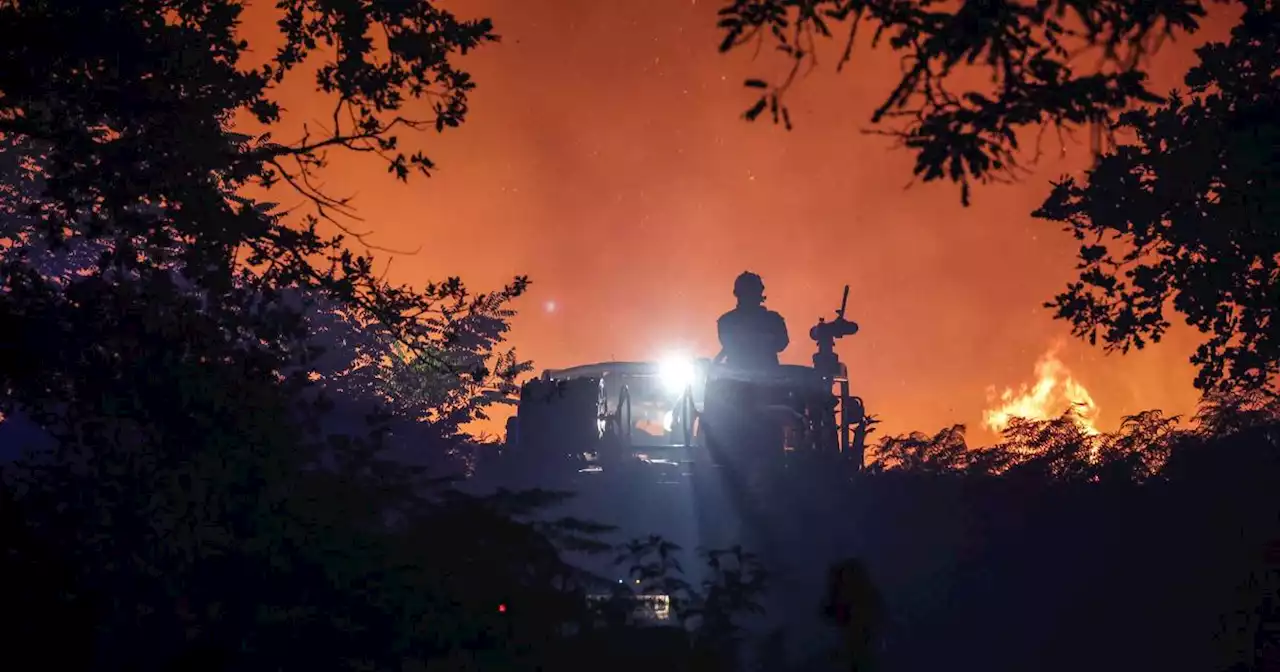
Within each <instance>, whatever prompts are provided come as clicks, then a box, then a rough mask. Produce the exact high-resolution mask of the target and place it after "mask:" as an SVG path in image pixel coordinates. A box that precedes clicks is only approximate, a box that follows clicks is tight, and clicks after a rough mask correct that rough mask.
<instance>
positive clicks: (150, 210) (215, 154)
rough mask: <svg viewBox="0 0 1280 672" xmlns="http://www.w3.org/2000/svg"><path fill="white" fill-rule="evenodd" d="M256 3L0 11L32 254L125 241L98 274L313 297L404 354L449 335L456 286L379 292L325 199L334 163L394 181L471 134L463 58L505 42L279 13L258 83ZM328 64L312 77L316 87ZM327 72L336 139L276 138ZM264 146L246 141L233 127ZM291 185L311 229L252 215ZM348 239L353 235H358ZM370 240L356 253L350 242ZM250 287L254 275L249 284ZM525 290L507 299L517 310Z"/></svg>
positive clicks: (289, 5)
mask: <svg viewBox="0 0 1280 672" xmlns="http://www.w3.org/2000/svg"><path fill="white" fill-rule="evenodd" d="M243 8H244V7H243V3H241V2H238V1H236V0H204V1H201V2H174V1H171V0H130V1H128V2H121V3H108V4H101V3H99V4H93V5H85V4H84V3H79V2H69V1H68V2H64V1H61V0H38V1H36V2H5V3H3V4H0V38H2V39H0V43H2V44H3V45H4V46H3V47H0V50H3V51H0V55H3V58H4V60H5V62H8V63H13V64H14V65H13V67H8V68H6V69H5V71H4V73H3V75H0V92H3V96H2V97H0V136H3V138H4V139H5V140H6V141H7V143H8V144H9V146H10V151H14V152H17V153H18V154H17V156H13V157H10V158H9V160H8V161H7V163H8V164H9V166H10V167H11V168H13V169H16V170H17V171H19V172H20V173H21V174H22V180H23V183H25V184H30V185H32V186H33V187H34V193H33V194H29V195H30V196H31V198H29V199H27V200H26V201H25V202H23V203H22V204H21V207H20V208H18V210H19V213H18V214H20V215H21V216H23V217H24V218H25V220H26V222H27V223H28V225H29V226H27V227H25V230H24V231H23V234H22V239H23V240H24V241H30V240H32V239H33V237H35V238H39V239H43V240H45V241H47V242H48V243H49V244H58V243H60V242H61V241H64V240H67V239H73V238H78V237H84V238H88V239H101V238H104V237H109V238H110V240H111V241H112V245H111V247H110V251H109V253H107V254H104V255H103V256H102V257H101V258H100V259H99V260H98V261H97V266H99V267H101V268H106V267H117V268H121V269H132V270H145V269H153V268H166V267H171V266H179V267H181V269H182V273H183V274H184V275H185V276H186V277H187V278H189V279H190V281H191V282H193V283H194V284H195V286H196V287H199V288H201V289H202V290H205V291H209V292H211V293H212V295H213V296H214V297H216V298H217V299H219V301H213V302H211V303H212V304H213V305H215V306H216V305H217V304H219V303H223V302H225V301H222V299H223V298H224V297H223V294H225V293H228V292H231V291H232V285H233V283H234V282H235V281H236V280H248V281H251V282H252V283H253V286H254V287H256V288H267V289H273V290H279V289H282V288H289V287H299V288H308V289H317V290H320V291H322V292H323V293H325V294H326V295H329V296H331V297H332V298H334V299H335V300H337V301H338V302H339V303H341V304H343V305H346V306H349V307H354V308H358V309H360V310H361V311H362V312H363V315H361V317H362V318H363V319H365V320H368V321H378V322H381V323H383V324H384V325H386V326H387V327H388V328H391V329H393V330H394V331H396V333H397V335H398V336H399V337H400V338H402V339H404V340H405V341H406V342H408V343H411V344H415V345H416V344H417V343H418V342H419V341H421V340H424V339H431V338H435V337H439V336H440V335H441V334H440V331H441V325H440V324H438V323H434V322H432V321H430V320H427V319H423V318H424V317H425V316H437V317H439V318H441V319H443V320H444V321H445V322H446V324H447V323H448V321H449V320H450V318H452V317H453V316H455V315H456V314H457V311H458V310H459V308H458V307H457V306H454V305H452V302H453V301H454V300H456V299H459V298H463V297H466V298H470V299H472V301H467V302H464V303H463V305H462V308H466V307H469V306H470V305H472V303H473V302H478V303H484V302H486V301H488V300H489V298H488V297H487V296H479V297H468V295H467V294H466V292H465V288H464V287H463V286H462V285H461V283H460V282H458V281H457V280H456V279H455V280H450V281H449V282H444V283H439V284H437V285H432V286H429V287H427V288H425V291H423V290H418V289H414V288H410V287H403V286H396V285H391V284H388V283H386V282H384V281H383V280H382V279H381V277H380V276H379V275H378V274H377V273H375V272H374V267H373V263H372V260H371V259H370V258H369V257H367V256H363V255H361V254H358V253H356V252H353V251H352V250H351V249H350V248H349V247H348V241H347V239H346V238H344V237H343V235H341V234H339V233H335V234H332V235H330V234H326V233H324V231H325V227H324V226H322V225H321V224H322V222H324V223H327V224H328V225H332V226H336V227H340V228H343V229H347V226H348V224H349V223H350V219H349V218H345V219H344V215H346V216H349V215H350V214H351V212H350V210H349V207H350V202H349V200H346V199H342V198H338V197H335V196H333V195H331V194H329V193H326V192H325V191H323V190H322V189H320V188H319V187H318V186H317V185H318V184H319V183H320V182H319V180H320V171H321V170H322V169H323V168H324V166H325V165H326V164H327V162H328V161H329V160H330V156H329V155H330V153H332V152H339V153H351V152H359V153H369V154H373V155H376V156H378V157H381V158H382V159H383V160H384V161H385V162H386V165H387V168H388V171H389V172H391V173H392V174H394V175H395V176H396V177H397V178H399V179H402V180H404V179H407V178H408V176H409V175H410V173H412V172H415V171H416V172H421V173H426V172H427V171H428V169H429V168H430V167H431V165H432V164H431V161H430V160H429V159H428V158H427V157H426V156H425V155H424V154H422V153H421V152H415V151H410V150H408V149H406V148H405V147H404V144H405V142H404V141H403V138H402V134H403V133H404V132H406V131H416V130H421V129H429V128H434V129H436V130H443V129H445V128H449V127H454V126H457V125H459V124H460V123H461V122H462V120H463V119H464V117H465V114H466V111H467V94H468V92H469V91H470V90H471V89H472V88H473V87H474V83H473V82H472V81H471V78H470V76H469V75H468V74H467V73H465V72H464V71H461V70H459V69H457V68H456V67H455V65H454V63H455V60H456V57H457V56H458V55H460V54H465V53H467V52H469V51H470V50H472V49H474V48H475V47H477V46H479V45H481V44H483V43H485V42H489V41H493V40H495V39H496V36H495V35H494V34H493V32H492V27H491V25H490V23H489V22H488V21H487V20H480V21H463V20H459V19H457V18H456V17H454V16H453V15H452V14H451V13H449V12H447V11H444V10H442V9H440V8H438V7H437V6H436V5H435V4H434V3H431V2H426V1H415V2H386V1H382V0H363V1H360V2H293V1H285V2H280V3H278V5H277V18H278V23H277V26H278V28H279V36H280V38H281V42H282V43H281V44H280V46H279V48H278V49H277V50H276V51H275V53H274V54H272V55H271V56H270V57H269V58H267V59H266V62H265V63H264V64H262V65H259V66H251V65H247V64H246V63H245V61H246V58H245V56H246V54H247V53H248V50H249V48H250V45H249V44H248V42H247V41H245V40H244V39H243V37H242V36H241V34H240V31H239V28H240V26H239V21H240V16H241V13H242V11H243ZM311 66H315V71H314V73H312V72H310V71H309V68H310V67H311ZM312 74H314V77H315V81H316V84H315V88H316V96H317V98H316V100H320V101H324V104H326V105H327V106H328V108H329V109H328V112H327V114H326V121H325V122H324V123H322V124H319V125H318V126H313V125H305V126H304V128H303V130H302V132H301V135H300V136H298V137H296V138H293V139H284V138H281V137H278V136H279V135H280V134H281V133H280V132H279V129H278V128H277V127H278V126H279V124H280V122H281V120H282V108H281V106H280V103H279V102H278V100H277V97H278V95H279V91H280V89H281V87H282V86H283V85H284V84H285V83H286V82H288V81H292V80H293V79H294V78H297V77H307V76H311V75H312ZM250 127H258V128H261V129H263V130H264V131H265V132H262V133H261V134H256V135H246V134H243V133H238V132H236V131H237V130H239V129H247V128H250ZM278 184H283V185H286V186H287V187H290V188H292V189H293V190H295V191H296V193H297V194H299V195H301V196H302V197H304V198H305V199H306V202H307V203H309V204H310V206H312V207H311V208H310V210H311V211H310V212H308V213H307V214H305V216H303V217H302V218H301V219H298V218H296V217H285V216H281V215H278V214H276V213H274V206H273V205H272V204H266V203H258V202H255V201H252V200H250V199H248V198H246V196H245V194H246V189H249V188H270V187H272V186H275V185H278ZM347 230H348V232H349V229H347ZM356 238H357V239H358V238H359V236H356ZM242 269H252V271H253V272H252V273H250V274H238V273H237V270H242ZM523 285H524V281H523V279H519V278H518V279H517V280H516V281H515V282H514V283H512V285H511V286H510V287H508V288H506V289H505V290H504V292H502V294H503V295H505V296H512V295H515V294H518V293H519V292H520V291H521V290H522V288H523Z"/></svg>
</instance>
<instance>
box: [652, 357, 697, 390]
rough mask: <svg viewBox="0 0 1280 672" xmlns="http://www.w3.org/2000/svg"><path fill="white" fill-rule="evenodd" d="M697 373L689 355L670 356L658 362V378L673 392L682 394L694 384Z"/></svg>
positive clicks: (665, 387)
mask: <svg viewBox="0 0 1280 672" xmlns="http://www.w3.org/2000/svg"><path fill="white" fill-rule="evenodd" d="M696 374H697V370H696V367H694V365H693V360H691V359H689V358H688V357H678V356H670V357H666V358H664V359H663V360H662V361H661V362H659V364H658V379H659V380H661V381H662V387H663V388H664V389H666V390H667V392H670V393H671V394H680V393H681V392H684V391H685V390H686V389H687V388H688V387H689V386H690V385H692V384H693V381H694V377H695V376H696Z"/></svg>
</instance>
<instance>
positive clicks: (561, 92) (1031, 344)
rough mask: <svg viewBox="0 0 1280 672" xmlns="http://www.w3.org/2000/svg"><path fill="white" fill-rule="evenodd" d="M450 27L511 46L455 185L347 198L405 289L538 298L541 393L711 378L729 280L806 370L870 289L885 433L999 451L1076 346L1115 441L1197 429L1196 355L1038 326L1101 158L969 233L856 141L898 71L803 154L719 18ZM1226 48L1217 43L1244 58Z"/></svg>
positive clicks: (946, 207) (524, 326)
mask: <svg viewBox="0 0 1280 672" xmlns="http://www.w3.org/2000/svg"><path fill="white" fill-rule="evenodd" d="M271 4H274V3H265V2H263V1H262V0H260V4H259V5H256V6H254V7H253V8H252V12H251V14H250V17H251V23H250V24H249V25H248V36H249V37H250V39H251V43H252V44H254V45H255V46H257V47H258V49H260V50H265V49H266V48H268V45H267V44H266V43H265V42H263V41H261V40H257V41H255V37H254V35H255V33H259V31H260V30H261V29H262V28H264V27H265V26H266V24H265V23H264V22H256V23H255V22H252V21H253V20H252V17H253V16H254V14H260V13H262V12H263V11H270V5H271ZM446 4H447V5H449V6H450V7H451V9H453V11H456V12H458V13H460V14H463V15H466V16H489V17H491V18H493V20H494V22H495V24H496V27H497V32H498V33H499V34H501V36H502V38H503V39H502V42H500V43H498V44H492V45H488V46H485V47H483V48H482V49H481V50H480V51H479V52H477V53H476V54H474V55H472V56H468V57H467V58H466V59H465V60H464V61H463V64H464V67H465V68H467V69H469V70H470V71H471V72H472V73H473V74H474V76H475V77H476V80H477V81H478V83H479V88H478V90H477V91H476V92H475V94H474V95H473V97H472V100H471V103H472V111H471V115H470V117H469V118H468V120H467V122H466V123H465V124H464V125H463V127H462V128H461V129H457V130H451V131H449V132H447V133H446V134H444V135H441V136H434V135H433V136H431V137H429V138H427V139H426V140H427V142H426V143H425V145H424V146H425V147H426V148H427V149H428V150H429V154H430V156H431V157H432V159H433V160H434V161H435V162H436V163H437V164H438V165H439V170H438V171H437V172H436V174H435V175H434V176H433V177H432V178H430V179H417V180H411V182H410V184H409V185H407V186H406V185H404V184H401V183H398V182H396V181H395V180H393V179H392V178H391V177H390V176H388V175H387V174H386V173H385V172H384V171H383V169H382V168H381V167H379V166H377V165H373V164H370V163H367V162H365V161H364V160H363V158H362V157H347V158H344V159H343V160H342V163H341V164H340V165H335V166H333V167H331V169H330V170H329V172H328V174H327V178H328V179H327V181H328V186H329V187H330V189H331V190H333V191H334V192H337V193H339V194H340V195H341V194H355V195H356V201H355V205H356V207H357V208H358V210H359V213H360V215H361V217H363V218H364V219H365V220H366V228H368V229H372V230H373V231H374V232H375V233H376V235H375V236H373V238H372V240H373V242H375V243H376V244H378V245H380V246H385V247H388V248H393V249H401V250H413V249H419V248H420V249H419V251H418V252H417V253H416V254H414V255H412V256H409V255H401V256H397V257H396V259H395V262H394V264H393V266H392V270H391V277H392V278H393V279H395V280H398V281H406V282H425V281H427V280H428V279H433V278H435V279H439V278H443V277H444V276H446V275H454V274H456V275H460V276H462V277H463V278H464V280H466V281H468V282H469V283H470V284H471V285H472V286H473V287H476V288H492V287H496V286H497V285H499V284H500V283H502V282H504V281H507V280H509V279H510V277H511V276H513V275H516V274H528V275H529V276H530V277H531V279H532V281H533V283H534V284H533V286H532V291H531V293H530V294H529V295H528V296H527V297H526V298H524V299H522V300H521V301H520V303H519V304H518V306H517V307H518V308H519V309H520V311H521V315H520V316H519V318H518V319H517V320H516V322H515V325H514V336H513V341H514V343H515V345H516V346H517V347H518V349H519V350H520V352H521V354H522V355H523V356H524V357H525V358H531V359H533V360H534V361H535V363H536V364H537V366H538V368H539V369H542V368H549V367H558V366H566V365H572V364H576V363H586V362H591V361H598V360H607V359H649V358H654V357H657V356H659V355H661V354H662V353H664V352H666V351H669V350H673V349H677V350H678V349H685V350H690V351H695V352H697V353H700V354H703V355H706V356H711V355H713V354H715V352H716V350H717V344H716V341H715V318H716V317H717V316H718V315H719V314H720V313H721V312H723V311H724V310H726V309H728V308H730V307H731V303H732V296H731V294H730V287H731V284H732V281H733V278H734V276H735V275H736V274H737V273H739V272H741V271H742V270H744V269H751V270H754V271H757V272H759V273H760V274H762V275H763V276H764V279H765V283H766V285H767V287H768V290H767V294H768V296H769V305H770V306H771V307H773V308H774V309H776V310H778V311H780V312H781V313H782V314H783V315H784V316H785V317H786V318H787V320H788V324H789V326H790V328H791V335H792V345H791V347H790V348H789V349H788V350H787V351H786V352H785V353H784V360H785V361H787V362H791V363H808V362H809V358H810V356H811V354H812V351H813V348H812V343H811V342H810V341H809V340H808V337H807V331H808V328H809V326H811V325H812V324H813V323H814V322H816V320H817V318H818V317H819V316H830V315H831V313H832V311H833V310H834V309H835V308H836V305H837V303H838V301H839V299H840V291H841V287H842V286H843V285H844V284H845V283H848V284H850V285H851V286H852V288H851V294H850V300H849V317H850V318H851V319H854V320H856V321H857V322H859V323H860V324H861V325H862V332H861V333H860V334H858V335H857V336H854V337H852V338H848V339H845V340H844V341H843V342H842V343H841V345H840V347H839V352H840V355H841V358H842V359H843V360H844V361H845V362H846V363H847V364H848V366H849V370H850V376H851V378H852V380H853V385H854V388H855V393H858V394H861V395H862V396H863V397H864V398H865V400H866V402H867V404H868V408H869V410H870V411H871V412H873V413H876V414H877V415H879V416H881V417H882V418H883V419H884V423H883V425H882V426H881V431H882V432H902V431H909V430H912V429H922V430H928V431H933V430H936V429H937V428H939V427H941V426H943V425H947V424H951V423H953V422H964V423H966V424H968V425H969V426H970V428H971V434H972V435H973V438H974V440H985V439H989V438H990V437H991V434H990V433H989V431H988V430H986V429H984V428H983V418H984V410H987V409H989V408H990V407H991V406H992V405H993V401H991V399H992V394H993V388H994V392H995V397H997V400H998V392H999V391H1001V390H1004V389H1005V388H1013V393H1014V394H1015V395H1016V393H1017V392H1018V389H1019V387H1020V386H1022V385H1029V386H1030V385H1033V384H1034V383H1035V376H1036V365H1037V362H1038V361H1039V360H1041V358H1042V357H1043V356H1044V355H1045V354H1046V353H1047V352H1049V351H1050V350H1051V349H1052V348H1053V346H1054V345H1055V343H1059V342H1062V341H1065V344H1063V345H1062V346H1061V347H1060V348H1059V349H1058V350H1057V351H1056V357H1057V359H1058V360H1059V361H1060V362H1061V364H1062V365H1064V367H1065V368H1063V369H1060V370H1063V371H1066V373H1067V374H1069V375H1070V377H1071V378H1072V379H1073V382H1072V383H1071V384H1072V385H1078V386H1082V387H1083V388H1084V389H1086V390H1087V391H1088V394H1089V395H1090V396H1091V397H1092V401H1093V403H1094V404H1095V406H1096V412H1097V415H1096V418H1097V424H1098V426H1099V427H1100V428H1101V429H1103V430H1106V429H1113V428H1114V427H1115V426H1116V425H1117V424H1118V422H1119V418H1120V417H1121V416H1122V415H1123V414H1126V413H1133V412H1136V411H1139V410H1143V409H1147V408H1153V407H1157V408H1163V409H1165V410H1166V411H1169V412H1180V413H1185V412H1187V411H1189V410H1191V408H1192V406H1193V404H1194V402H1195V400H1196V398H1197V394H1196V393H1195V391H1194V390H1193V389H1192V387H1191V380H1192V378H1193V371H1192V369H1191V367H1190V365H1189V364H1188V363H1187V357H1188V355H1189V354H1190V352H1191V350H1192V349H1193V347H1194V343H1195V334H1191V333H1188V332H1187V330H1185V329H1175V331H1174V333H1173V334H1172V335H1171V337H1170V338H1168V339H1166V342H1165V343H1163V344H1160V345H1159V346H1157V347H1155V348H1150V349H1148V351H1146V352H1142V353H1135V354H1130V355H1127V356H1124V357H1120V356H1104V355H1103V354H1102V352H1101V351H1100V350H1094V349H1090V348H1089V347H1088V346H1087V345H1085V344H1082V343H1079V342H1076V341H1074V340H1071V339H1070V338H1069V334H1068V328H1067V325H1066V324H1065V323H1062V322H1057V321H1054V320H1052V319H1051V318H1050V316H1049V314H1048V311H1046V310H1045V309H1043V308H1041V304H1042V303H1043V302H1044V301H1045V300H1047V299H1049V298H1051V297H1052V296H1053V294H1054V293H1055V292H1056V291H1058V290H1059V289H1060V288H1061V287H1062V286H1063V285H1064V284H1065V283H1066V282H1067V281H1068V280H1069V279H1070V278H1072V277H1073V275H1072V269H1073V266H1074V253H1075V246H1074V245H1073V241H1072V240H1071V239H1070V238H1069V236H1067V235H1066V234H1065V233H1062V232H1061V231H1059V230H1058V229H1057V228H1055V227H1054V226H1053V225H1051V224H1049V223H1046V222H1040V221H1036V220H1033V219H1032V218H1031V217H1030V215H1029V214H1028V213H1030V212H1031V211H1032V210H1033V209H1034V208H1035V207H1036V206H1037V205H1039V203H1040V202H1041V200H1042V199H1043V197H1044V196H1045V194H1046V193H1047V190H1048V180H1050V179H1051V178H1054V177H1057V176H1058V175H1061V174H1063V173H1065V172H1069V171H1076V170H1079V169H1080V168H1081V167H1082V166H1084V165H1085V162H1086V161H1087V152H1088V150H1087V147H1085V146H1079V145H1078V146H1071V147H1069V148H1068V152H1067V153H1066V155H1065V156H1058V154H1059V152H1058V151H1057V145H1056V143H1054V142H1052V141H1050V145H1049V149H1051V150H1053V151H1050V152H1048V154H1049V155H1050V158H1044V159H1042V160H1041V162H1040V165H1039V167H1038V169H1037V172H1036V174H1035V175H1034V176H1032V177H1029V178H1027V179H1026V180H1025V182H1024V183H1023V184H1020V185H1012V186H1005V185H996V186H985V187H981V188H979V189H978V190H977V192H976V196H975V203H974V205H973V206H972V207H970V208H967V209H966V208H963V207H961V205H960V202H959V194H958V190H957V189H956V188H955V187H954V186H952V185H950V184H946V183H935V184H930V185H917V186H914V187H912V188H911V189H909V190H904V186H905V185H906V184H907V182H908V181H909V178H910V175H911V166H912V162H913V157H912V156H911V155H909V154H907V153H905V152H901V151H898V150H895V149H893V148H892V147H891V146H890V143H889V141H888V140H886V139H884V138H878V137H874V136H867V135H864V134H862V133H861V130H862V129H863V128H865V127H866V124H867V120H868V118H869V113H870V110H871V109H872V108H873V107H874V106H875V104H877V103H878V102H880V101H881V100H882V99H883V96H884V95H885V94H886V93H887V92H888V91H889V88H890V86H891V85H892V83H893V82H895V81H896V78H895V77H893V75H894V74H896V72H897V66H896V63H897V60H896V57H895V56H894V55H893V54H891V53H889V52H887V51H885V52H881V53H874V52H871V51H870V50H868V49H865V48H863V49H860V50H859V51H858V52H856V55H855V61H854V64H853V65H854V66H855V67H854V69H853V71H852V72H850V71H848V70H846V72H845V73H844V74H843V75H836V74H834V73H833V72H832V70H833V68H832V65H833V64H834V62H835V61H834V58H835V55H834V54H832V53H830V51H831V50H830V49H828V53H827V54H826V58H825V60H824V61H823V67H820V68H819V69H818V70H817V71H816V72H814V73H813V74H812V75H811V76H810V77H809V78H808V79H806V80H804V81H803V82H802V84H801V86H800V87H799V89H797V90H796V91H795V92H794V94H793V96H792V98H791V103H792V119H793V121H794V122H795V124H796V129H795V130H793V131H791V132H789V133H788V132H786V131H784V130H782V129H781V128H775V127H772V126H770V125H768V123H767V122H765V123H757V124H748V123H746V122H744V121H742V120H740V118H739V115H740V113H741V112H742V110H743V109H744V108H745V107H746V105H748V104H749V103H750V102H751V101H750V100H749V98H748V97H747V93H746V92H745V91H744V90H743V88H742V85H741V84H742V81H743V79H745V78H746V77H748V76H751V75H758V74H768V75H773V74H775V73H776V72H777V70H776V66H777V65H778V64H777V63H773V62H771V61H769V60H768V59H765V58H761V59H759V60H757V61H756V62H755V63H752V62H751V53H750V51H749V50H747V51H744V52H743V53H740V54H734V55H731V56H722V55H719V54H718V53H717V52H716V45H717V43H718V40H719V34H718V32H717V31H716V30H715V11H716V10H717V9H718V8H719V7H720V6H721V4H722V0H644V2H639V1H631V0H540V1H538V2H530V1H529V0H473V1H472V2H467V3H457V2H455V3H446ZM1217 23H1222V22H1217ZM1210 28H1211V29H1209V30H1206V31H1205V32H1204V33H1203V34H1202V36H1198V37H1197V40H1196V41H1197V42H1199V41H1201V40H1203V39H1204V37H1205V36H1213V37H1221V36H1222V35H1224V34H1225V29H1224V26H1223V25H1215V26H1211V27H1210ZM835 46H838V45H831V47H833V48H834V47H835ZM1192 62H1193V57H1192V55H1191V53H1190V43H1189V41H1188V43H1187V44H1181V43H1180V44H1177V45H1174V46H1170V47H1166V48H1165V49H1164V50H1163V51H1161V52H1160V54H1159V55H1158V57H1157V59H1156V62H1155V64H1154V65H1155V69H1156V77H1157V83H1158V84H1159V86H1160V87H1161V88H1162V89H1166V88H1167V87H1169V86H1171V85H1174V84H1176V83H1177V82H1178V78H1179V77H1180V76H1181V73H1183V72H1184V71H1185V69H1186V68H1187V67H1188V66H1189V65H1190V64H1191V63H1192ZM299 83H301V84H306V82H299ZM304 88H305V87H299V88H297V89H296V90H294V89H290V91H288V92H286V95H285V97H284V98H283V102H284V103H285V105H286V108H287V110H288V114H289V116H288V120H289V121H290V122H301V121H306V120H309V119H312V118H314V119H321V118H323V117H324V116H325V115H326V110H325V108H324V107H322V106H316V105H315V104H314V103H315V100H314V99H312V98H309V97H308V95H307V94H306V92H305V91H304ZM309 103H310V104H309ZM1081 137H1087V135H1084V134H1082V135H1081ZM552 305H554V310H549V309H548V308H549V307H550V306H552ZM1049 368H1052V367H1049ZM1041 369H1042V370H1044V369H1045V367H1041ZM1054 370H1059V369H1054ZM1031 389H1032V391H1034V388H1031ZM1055 410H1062V409H1060V408H1059V409H1055Z"/></svg>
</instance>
